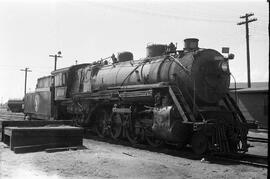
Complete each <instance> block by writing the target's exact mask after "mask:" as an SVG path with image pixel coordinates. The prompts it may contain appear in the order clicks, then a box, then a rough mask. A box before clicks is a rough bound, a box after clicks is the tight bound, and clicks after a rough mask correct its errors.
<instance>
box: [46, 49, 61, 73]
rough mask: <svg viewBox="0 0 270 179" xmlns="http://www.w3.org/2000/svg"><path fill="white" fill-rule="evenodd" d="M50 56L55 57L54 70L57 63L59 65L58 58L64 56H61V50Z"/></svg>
mask: <svg viewBox="0 0 270 179" xmlns="http://www.w3.org/2000/svg"><path fill="white" fill-rule="evenodd" d="M49 57H53V58H54V71H55V70H56V65H57V58H62V56H61V51H59V52H57V54H55V55H49Z"/></svg>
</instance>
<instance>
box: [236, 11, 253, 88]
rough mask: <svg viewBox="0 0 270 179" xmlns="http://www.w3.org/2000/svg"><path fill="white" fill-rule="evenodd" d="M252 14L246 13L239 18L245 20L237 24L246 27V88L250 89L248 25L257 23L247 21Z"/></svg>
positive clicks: (250, 20)
mask: <svg viewBox="0 0 270 179" xmlns="http://www.w3.org/2000/svg"><path fill="white" fill-rule="evenodd" d="M253 15H254V14H253V13H249V14H248V13H246V14H245V15H244V16H240V18H241V19H245V21H242V22H239V23H237V25H244V24H245V25H246V43H247V78H248V88H250V87H251V82H250V54H249V29H248V23H251V22H254V21H257V19H256V18H253V19H249V17H251V16H253Z"/></svg>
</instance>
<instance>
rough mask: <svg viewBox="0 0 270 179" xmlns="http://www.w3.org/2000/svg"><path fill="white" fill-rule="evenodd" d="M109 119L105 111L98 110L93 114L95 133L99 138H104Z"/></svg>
mask: <svg viewBox="0 0 270 179" xmlns="http://www.w3.org/2000/svg"><path fill="white" fill-rule="evenodd" d="M108 118H109V115H108V113H107V111H106V110H104V109H103V110H99V111H97V113H96V114H95V120H96V124H95V131H96V133H97V135H98V136H99V137H102V138H103V137H105V135H106V132H107V119H108Z"/></svg>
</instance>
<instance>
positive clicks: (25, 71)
mask: <svg viewBox="0 0 270 179" xmlns="http://www.w3.org/2000/svg"><path fill="white" fill-rule="evenodd" d="M21 71H24V75H25V76H24V95H25V94H26V84H27V72H32V71H31V70H29V68H28V67H26V68H25V69H21Z"/></svg>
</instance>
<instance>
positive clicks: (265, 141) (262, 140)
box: [247, 137, 268, 143]
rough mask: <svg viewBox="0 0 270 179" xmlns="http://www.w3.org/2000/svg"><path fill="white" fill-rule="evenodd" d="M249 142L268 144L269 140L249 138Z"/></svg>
mask: <svg viewBox="0 0 270 179" xmlns="http://www.w3.org/2000/svg"><path fill="white" fill-rule="evenodd" d="M247 140H248V141H250V142H260V143H268V139H267V138H260V137H247Z"/></svg>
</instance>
